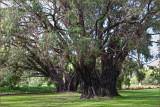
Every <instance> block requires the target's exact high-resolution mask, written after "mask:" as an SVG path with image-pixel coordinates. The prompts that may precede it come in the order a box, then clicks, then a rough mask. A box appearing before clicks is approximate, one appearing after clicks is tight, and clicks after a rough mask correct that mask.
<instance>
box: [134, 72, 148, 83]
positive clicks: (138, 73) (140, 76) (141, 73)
mask: <svg viewBox="0 0 160 107" xmlns="http://www.w3.org/2000/svg"><path fill="white" fill-rule="evenodd" d="M145 75H146V74H145V73H144V72H142V71H140V72H137V74H136V77H137V80H138V82H141V81H142V80H144V78H145Z"/></svg>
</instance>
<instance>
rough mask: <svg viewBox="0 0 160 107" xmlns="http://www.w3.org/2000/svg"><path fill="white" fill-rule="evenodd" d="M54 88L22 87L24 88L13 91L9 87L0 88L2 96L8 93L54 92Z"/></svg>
mask: <svg viewBox="0 0 160 107" xmlns="http://www.w3.org/2000/svg"><path fill="white" fill-rule="evenodd" d="M55 89H56V88H55V87H53V86H52V87H48V86H39V87H36V86H35V87H34V86H24V87H17V88H14V89H10V88H9V87H1V93H3V94H10V93H24V92H41V91H52V90H55Z"/></svg>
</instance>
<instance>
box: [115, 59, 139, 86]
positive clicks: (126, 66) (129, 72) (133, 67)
mask: <svg viewBox="0 0 160 107" xmlns="http://www.w3.org/2000/svg"><path fill="white" fill-rule="evenodd" d="M138 69H139V67H138V64H137V62H136V61H134V60H132V59H130V58H127V59H126V60H125V61H124V63H123V65H122V70H121V74H120V76H119V78H118V83H117V87H118V88H120V89H121V87H122V84H125V85H126V86H128V87H129V86H130V80H131V78H132V77H133V75H134V74H135V73H136V72H137V71H138Z"/></svg>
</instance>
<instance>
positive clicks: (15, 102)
mask: <svg viewBox="0 0 160 107" xmlns="http://www.w3.org/2000/svg"><path fill="white" fill-rule="evenodd" d="M119 93H120V94H121V95H122V97H115V98H112V99H111V98H95V99H87V100H84V99H79V97H80V94H79V93H71V92H68V93H61V94H54V93H48V94H27V95H8V96H1V106H13V107H17V106H23V107H24V106H38V107H40V106H41V107H42V106H43V107H46V106H92V107H93V106H105V107H108V106H121V107H123V106H131V107H138V106H143V107H148V106H152V107H159V89H145V90H121V91H119Z"/></svg>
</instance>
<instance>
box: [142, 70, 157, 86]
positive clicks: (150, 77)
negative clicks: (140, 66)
mask: <svg viewBox="0 0 160 107" xmlns="http://www.w3.org/2000/svg"><path fill="white" fill-rule="evenodd" d="M159 83H160V80H159V71H158V68H157V67H153V69H148V70H147V71H146V77H145V79H144V80H143V84H147V85H158V84H159Z"/></svg>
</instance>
